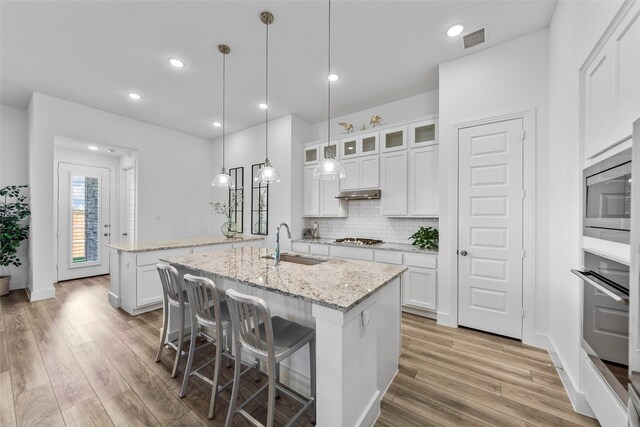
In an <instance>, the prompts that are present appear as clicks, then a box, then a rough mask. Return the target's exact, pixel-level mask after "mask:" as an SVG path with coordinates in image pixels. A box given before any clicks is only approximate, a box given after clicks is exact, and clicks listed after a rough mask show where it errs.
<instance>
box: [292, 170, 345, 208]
mask: <svg viewBox="0 0 640 427" xmlns="http://www.w3.org/2000/svg"><path fill="white" fill-rule="evenodd" d="M314 170H315V166H305V168H304V172H303V175H302V181H303V185H302V188H303V192H302V215H303V216H310V217H320V216H325V217H346V216H347V214H348V205H347V202H346V201H344V200H339V199H336V195H337V194H338V193H339V192H340V180H337V179H336V180H328V181H325V180H320V179H317V178H316V177H314V176H313V172H314Z"/></svg>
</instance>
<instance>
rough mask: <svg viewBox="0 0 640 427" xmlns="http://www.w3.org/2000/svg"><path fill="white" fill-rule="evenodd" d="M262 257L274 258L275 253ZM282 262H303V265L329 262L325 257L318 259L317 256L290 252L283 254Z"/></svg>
mask: <svg viewBox="0 0 640 427" xmlns="http://www.w3.org/2000/svg"><path fill="white" fill-rule="evenodd" d="M262 258H266V259H271V260H272V259H273V255H267V256H263V257H262ZM280 262H290V263H293V264H301V265H317V264H322V263H323V262H327V260H325V259H317V258H306V257H301V256H295V255H290V254H281V255H280Z"/></svg>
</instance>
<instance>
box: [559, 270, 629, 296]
mask: <svg viewBox="0 0 640 427" xmlns="http://www.w3.org/2000/svg"><path fill="white" fill-rule="evenodd" d="M571 272H572V273H573V274H575V275H576V276H578V277H579V278H581V279H582V280H584V281H585V282H587V283H588V284H590V285H591V286H593V287H594V288H596V289H598V290H599V291H601V292H603V293H604V294H606V295H607V296H608V297H610V298H612V299H614V300H616V301H618V302H619V303H622V304H625V305H629V298H623V297H621V296H620V295H618V294H616V293H614V292H611V291H610V290H609V289H607V288H605V287H604V286H602V285H601V284H600V283H598V282H596V281H595V280H593V279H591V278H590V277H588V276H587V275H586V274H584V272H583V271H580V270H575V269H573V268H572V269H571Z"/></svg>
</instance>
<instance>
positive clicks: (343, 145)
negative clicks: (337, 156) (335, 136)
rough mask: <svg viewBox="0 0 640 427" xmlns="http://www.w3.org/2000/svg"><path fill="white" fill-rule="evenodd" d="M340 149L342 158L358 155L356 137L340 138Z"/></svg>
mask: <svg viewBox="0 0 640 427" xmlns="http://www.w3.org/2000/svg"><path fill="white" fill-rule="evenodd" d="M340 149H341V150H342V156H341V157H342V158H343V159H348V158H350V157H356V156H358V154H359V153H358V138H347V139H342V140H340Z"/></svg>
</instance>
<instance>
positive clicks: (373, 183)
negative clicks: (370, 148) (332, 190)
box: [340, 155, 380, 191]
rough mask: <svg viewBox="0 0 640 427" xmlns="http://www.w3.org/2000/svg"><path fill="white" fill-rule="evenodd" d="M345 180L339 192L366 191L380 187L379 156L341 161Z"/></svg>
mask: <svg viewBox="0 0 640 427" xmlns="http://www.w3.org/2000/svg"><path fill="white" fill-rule="evenodd" d="M342 165H343V166H344V171H345V175H346V176H345V178H344V179H342V180H340V181H341V182H340V190H341V191H346V190H366V189H370V188H378V187H380V156H377V155H374V156H366V157H359V158H355V159H349V160H343V161H342Z"/></svg>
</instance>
